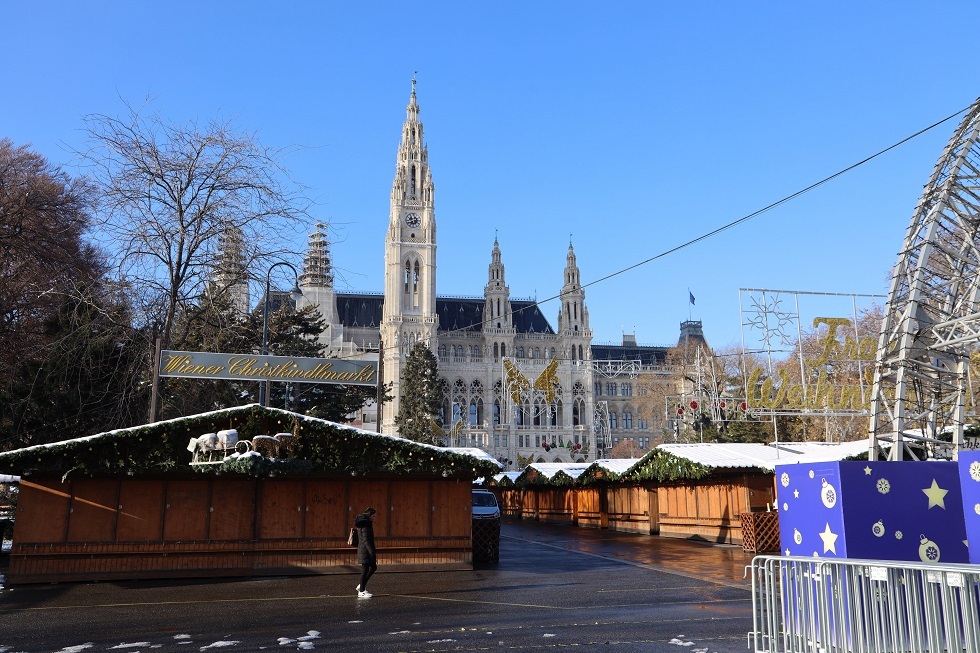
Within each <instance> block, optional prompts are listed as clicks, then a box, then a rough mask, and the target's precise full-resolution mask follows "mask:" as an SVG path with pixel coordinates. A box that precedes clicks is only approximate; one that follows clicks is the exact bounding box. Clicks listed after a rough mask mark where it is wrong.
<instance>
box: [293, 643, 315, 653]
mask: <svg viewBox="0 0 980 653" xmlns="http://www.w3.org/2000/svg"><path fill="white" fill-rule="evenodd" d="M296 648H298V649H300V650H305V651H311V650H313V649H314V648H316V647H315V646H313V642H300V643H299V646H297V647H296Z"/></svg>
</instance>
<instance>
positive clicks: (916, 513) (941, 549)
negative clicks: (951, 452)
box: [776, 461, 969, 563]
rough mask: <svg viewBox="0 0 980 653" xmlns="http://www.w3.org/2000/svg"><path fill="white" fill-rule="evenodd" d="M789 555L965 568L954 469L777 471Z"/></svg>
mask: <svg viewBox="0 0 980 653" xmlns="http://www.w3.org/2000/svg"><path fill="white" fill-rule="evenodd" d="M776 486H777V490H778V497H779V500H778V503H779V508H780V514H779V527H780V528H779V530H780V543H781V548H782V551H783V553H784V554H786V555H805V556H817V557H835V558H870V559H876V560H910V561H923V562H940V561H942V562H954V563H955V562H968V561H969V549H968V547H967V546H966V524H965V523H964V519H963V496H962V493H961V489H960V478H959V471H958V467H957V464H956V463H952V462H861V461H857V462H833V463H814V464H806V465H779V466H777V467H776Z"/></svg>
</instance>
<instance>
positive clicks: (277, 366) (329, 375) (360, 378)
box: [160, 351, 378, 385]
mask: <svg viewBox="0 0 980 653" xmlns="http://www.w3.org/2000/svg"><path fill="white" fill-rule="evenodd" d="M160 354H161V355H160V376H170V377H183V378H194V379H226V380H236V381H265V380H268V381H296V382H300V383H341V384H344V385H377V383H378V364H377V363H376V362H374V361H351V360H338V359H329V358H290V357H288V356H251V355H244V354H215V353H208V352H200V351H163V352H161V353H160Z"/></svg>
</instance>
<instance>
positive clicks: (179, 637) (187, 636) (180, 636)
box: [174, 635, 191, 639]
mask: <svg viewBox="0 0 980 653" xmlns="http://www.w3.org/2000/svg"><path fill="white" fill-rule="evenodd" d="M190 638H191V636H190V635H174V639H190Z"/></svg>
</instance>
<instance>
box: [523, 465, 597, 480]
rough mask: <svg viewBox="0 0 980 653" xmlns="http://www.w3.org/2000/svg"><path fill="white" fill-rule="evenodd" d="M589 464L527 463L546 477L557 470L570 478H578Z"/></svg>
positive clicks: (549, 476)
mask: <svg viewBox="0 0 980 653" xmlns="http://www.w3.org/2000/svg"><path fill="white" fill-rule="evenodd" d="M591 464H592V463H531V464H530V465H528V467H529V468H531V469H533V470H535V471H536V472H538V473H539V474H541V475H542V476H544V477H545V478H548V479H550V478H551V477H552V476H554V475H555V474H557V473H558V472H565V473H566V474H567V475H569V476H570V477H572V478H578V477H579V476H581V475H582V472H584V471H585V470H586V469H588V468H589V465H591Z"/></svg>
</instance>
